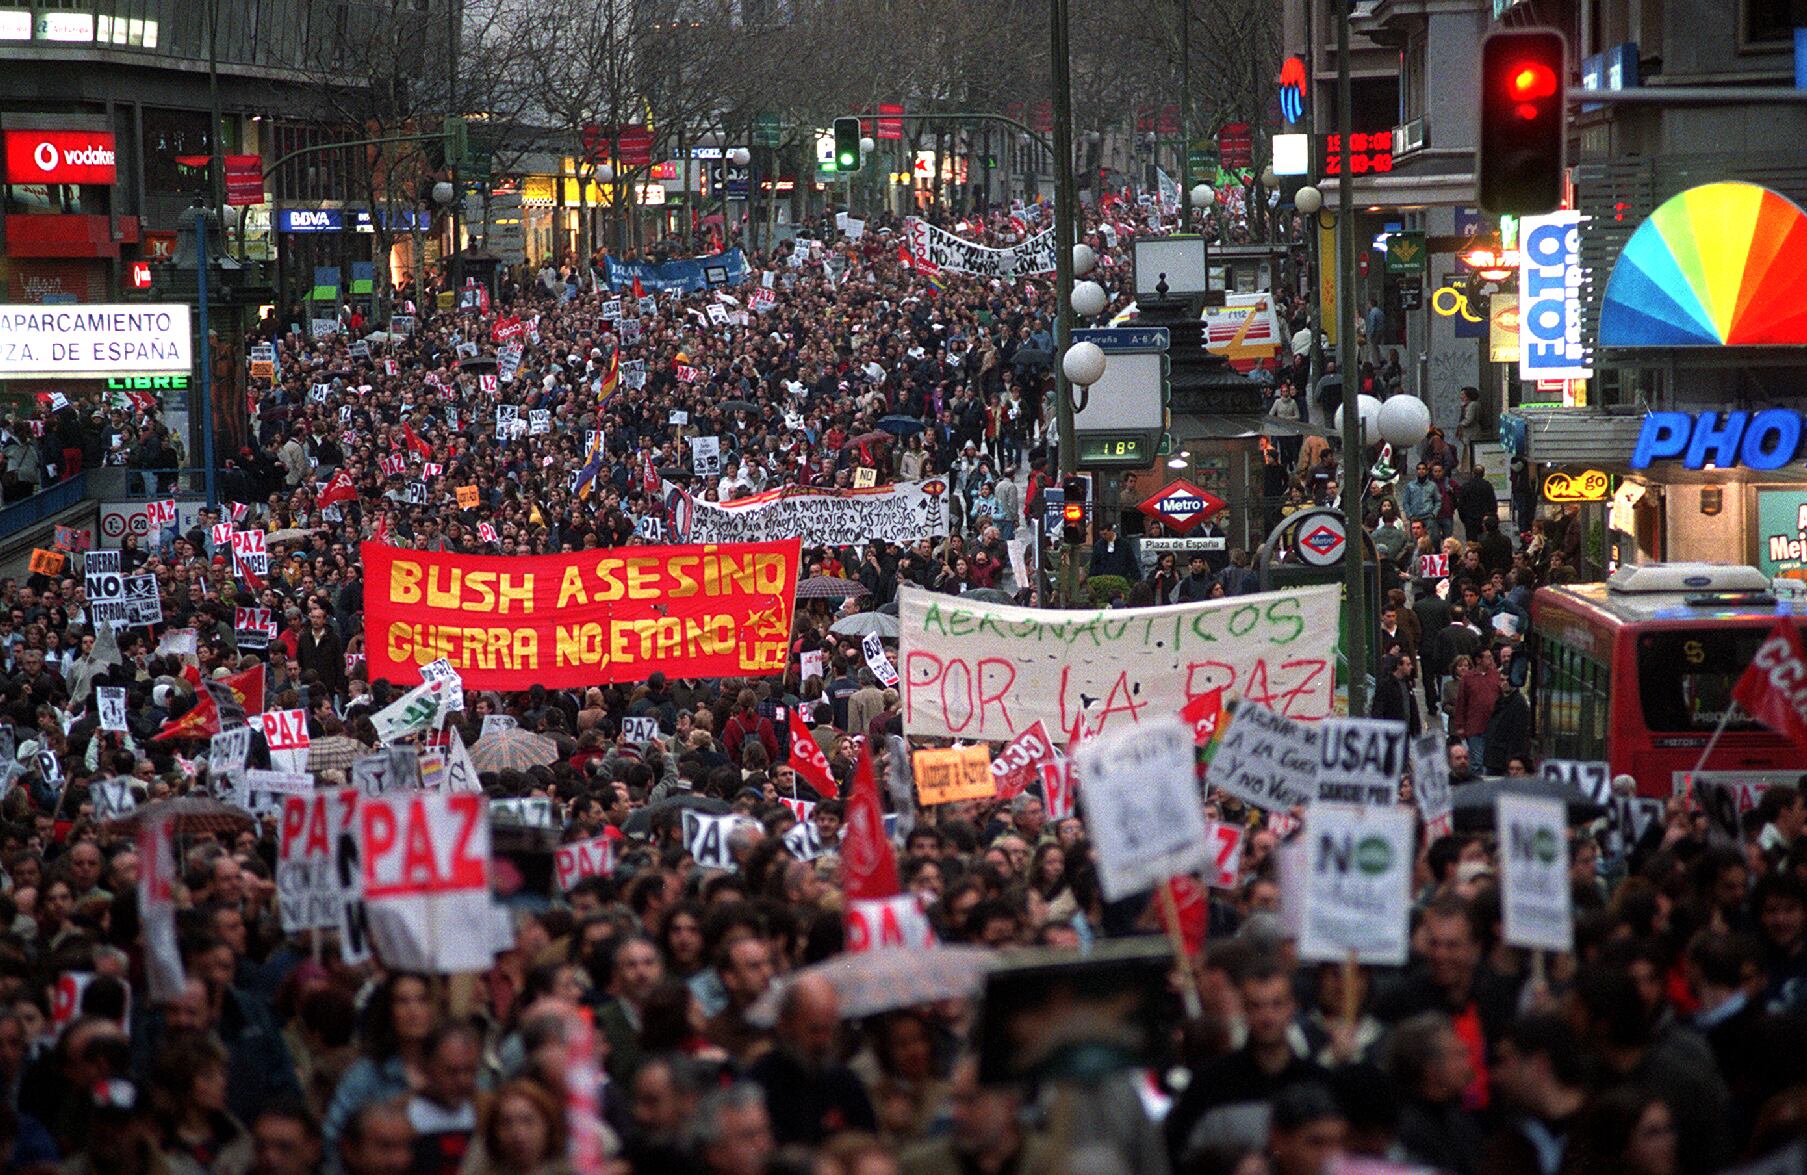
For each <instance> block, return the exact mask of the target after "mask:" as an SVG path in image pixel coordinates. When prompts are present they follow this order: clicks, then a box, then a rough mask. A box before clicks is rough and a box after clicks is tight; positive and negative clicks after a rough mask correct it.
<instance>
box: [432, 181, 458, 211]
mask: <svg viewBox="0 0 1807 1175" xmlns="http://www.w3.org/2000/svg"><path fill="white" fill-rule="evenodd" d="M457 194H458V189H456V188H454V187H453V186H452V185H451V184H450V183H449V182H448V181H446V180H440V181H439V182H438V183H436V184H434V185H433V203H435V204H439V205H441V206H445V205H449V204H451V202H452V200H453V198H454V197H455V196H457Z"/></svg>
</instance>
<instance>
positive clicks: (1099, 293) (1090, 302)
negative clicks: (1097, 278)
mask: <svg viewBox="0 0 1807 1175" xmlns="http://www.w3.org/2000/svg"><path fill="white" fill-rule="evenodd" d="M1109 304H1110V299H1109V298H1108V297H1106V296H1105V293H1104V287H1103V286H1101V285H1099V284H1098V283H1097V282H1093V281H1084V282H1080V283H1079V284H1078V285H1076V286H1074V287H1073V310H1074V312H1075V313H1077V314H1080V315H1082V316H1084V317H1086V318H1097V317H1098V316H1099V315H1100V314H1103V313H1104V308H1105V307H1106V306H1107V305H1109ZM1075 382H1077V381H1075Z"/></svg>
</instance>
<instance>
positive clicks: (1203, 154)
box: [1186, 139, 1217, 184]
mask: <svg viewBox="0 0 1807 1175" xmlns="http://www.w3.org/2000/svg"><path fill="white" fill-rule="evenodd" d="M1216 177H1217V143H1216V142H1215V141H1213V140H1211V139H1194V140H1192V145H1191V146H1190V147H1188V148H1187V149H1186V182H1187V183H1188V184H1191V183H1196V182H1198V181H1199V180H1210V179H1215V178H1216Z"/></svg>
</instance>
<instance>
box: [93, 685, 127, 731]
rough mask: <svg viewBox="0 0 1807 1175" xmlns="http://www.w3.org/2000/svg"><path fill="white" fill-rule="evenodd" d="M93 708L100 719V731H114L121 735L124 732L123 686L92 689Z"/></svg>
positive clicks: (105, 686) (103, 686)
mask: <svg viewBox="0 0 1807 1175" xmlns="http://www.w3.org/2000/svg"><path fill="white" fill-rule="evenodd" d="M94 706H95V710H96V712H97V713H98V715H99V717H100V728H101V729H102V730H116V731H119V732H120V733H122V734H123V733H124V732H125V729H126V724H125V687H124V686H122V685H102V686H96V687H95V689H94Z"/></svg>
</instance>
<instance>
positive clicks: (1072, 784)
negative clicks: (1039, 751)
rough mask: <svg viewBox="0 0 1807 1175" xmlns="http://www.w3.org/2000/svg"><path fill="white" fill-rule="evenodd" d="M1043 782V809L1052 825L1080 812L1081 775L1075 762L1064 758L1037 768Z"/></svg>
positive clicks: (1050, 761) (1053, 760)
mask: <svg viewBox="0 0 1807 1175" xmlns="http://www.w3.org/2000/svg"><path fill="white" fill-rule="evenodd" d="M1035 770H1036V774H1037V775H1038V776H1040V778H1041V782H1042V808H1043V809H1044V811H1045V812H1046V813H1047V817H1048V820H1049V822H1050V823H1053V822H1056V821H1060V820H1065V819H1066V818H1067V817H1069V816H1071V815H1073V813H1074V812H1076V811H1078V810H1079V796H1078V792H1079V788H1078V783H1079V774H1078V772H1077V771H1076V770H1075V769H1074V767H1073V760H1071V759H1068V758H1065V757H1064V756H1063V757H1061V758H1058V759H1052V760H1049V761H1048V762H1046V763H1042V764H1040V765H1038V766H1037V767H1036V769H1035Z"/></svg>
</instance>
